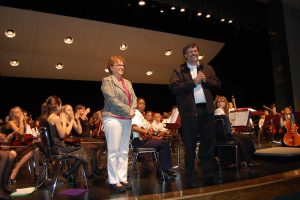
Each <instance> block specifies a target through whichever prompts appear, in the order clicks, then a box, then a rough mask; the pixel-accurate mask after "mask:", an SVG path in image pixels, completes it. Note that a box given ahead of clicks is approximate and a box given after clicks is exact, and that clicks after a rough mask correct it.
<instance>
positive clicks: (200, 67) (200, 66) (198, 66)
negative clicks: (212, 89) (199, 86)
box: [197, 63, 204, 83]
mask: <svg viewBox="0 0 300 200" xmlns="http://www.w3.org/2000/svg"><path fill="white" fill-rule="evenodd" d="M202 71H203V66H202V65H201V64H200V63H198V64H197V74H198V73H199V72H202ZM201 83H204V80H203V79H202V80H201Z"/></svg>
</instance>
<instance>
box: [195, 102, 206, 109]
mask: <svg viewBox="0 0 300 200" xmlns="http://www.w3.org/2000/svg"><path fill="white" fill-rule="evenodd" d="M196 107H197V108H203V107H206V103H196Z"/></svg>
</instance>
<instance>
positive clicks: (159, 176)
mask: <svg viewBox="0 0 300 200" xmlns="http://www.w3.org/2000/svg"><path fill="white" fill-rule="evenodd" d="M163 174H164V177H163V175H162V173H161V172H157V173H156V176H157V178H158V179H160V180H162V181H164V180H165V181H174V180H175V178H176V175H169V174H167V173H165V172H163ZM164 178H165V179H164Z"/></svg>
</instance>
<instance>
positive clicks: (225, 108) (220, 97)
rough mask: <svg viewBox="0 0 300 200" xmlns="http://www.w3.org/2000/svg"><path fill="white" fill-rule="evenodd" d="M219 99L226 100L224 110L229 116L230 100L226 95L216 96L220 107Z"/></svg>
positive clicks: (216, 101)
mask: <svg viewBox="0 0 300 200" xmlns="http://www.w3.org/2000/svg"><path fill="white" fill-rule="evenodd" d="M218 101H224V102H225V106H224V108H223V109H224V112H225V114H226V115H227V116H228V115H229V105H228V101H227V99H226V97H225V96H216V98H215V106H216V108H218Z"/></svg>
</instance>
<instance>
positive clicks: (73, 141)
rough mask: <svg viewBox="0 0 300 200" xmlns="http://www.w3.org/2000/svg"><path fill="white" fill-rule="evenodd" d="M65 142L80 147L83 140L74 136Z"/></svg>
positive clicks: (66, 138)
mask: <svg viewBox="0 0 300 200" xmlns="http://www.w3.org/2000/svg"><path fill="white" fill-rule="evenodd" d="M64 142H65V143H66V144H68V145H71V146H80V143H81V138H79V137H74V136H68V137H65V138H64Z"/></svg>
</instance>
